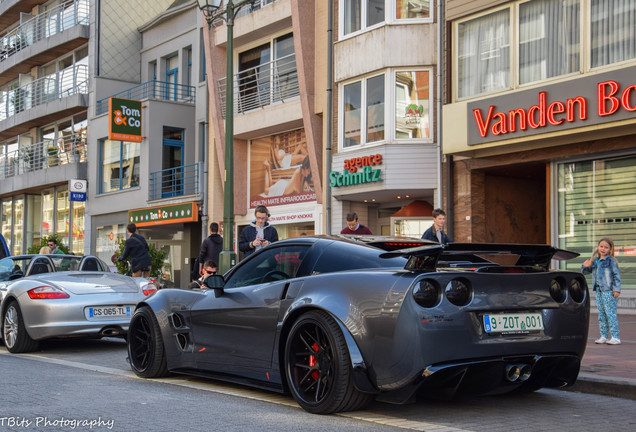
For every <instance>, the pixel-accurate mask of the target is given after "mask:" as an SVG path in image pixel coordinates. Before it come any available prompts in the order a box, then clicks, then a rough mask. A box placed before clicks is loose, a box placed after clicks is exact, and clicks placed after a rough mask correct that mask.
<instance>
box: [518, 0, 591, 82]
mask: <svg viewBox="0 0 636 432" xmlns="http://www.w3.org/2000/svg"><path fill="white" fill-rule="evenodd" d="M580 30H581V28H580V6H579V1H578V0H539V1H531V2H527V3H522V4H521V5H519V83H520V84H526V83H530V82H534V81H540V80H544V79H546V78H552V77H555V76H559V75H565V74H569V73H574V72H577V71H579V69H580V64H579V62H580Z"/></svg>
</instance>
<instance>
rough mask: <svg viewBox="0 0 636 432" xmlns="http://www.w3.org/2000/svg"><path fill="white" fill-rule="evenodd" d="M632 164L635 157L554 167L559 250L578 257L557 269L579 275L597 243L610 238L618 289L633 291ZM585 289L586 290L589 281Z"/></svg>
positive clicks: (635, 180)
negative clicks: (563, 269)
mask: <svg viewBox="0 0 636 432" xmlns="http://www.w3.org/2000/svg"><path fill="white" fill-rule="evenodd" d="M634 165H636V156H630V157H623V158H614V159H601V160H593V161H581V162H572V163H563V164H559V165H558V169H557V171H558V177H557V179H558V180H557V181H558V184H557V187H558V214H559V218H558V234H559V239H558V241H559V247H560V248H563V249H568V250H572V251H575V252H579V253H580V254H581V256H579V257H578V258H576V259H573V260H568V261H561V264H560V265H561V267H563V268H567V269H570V270H574V271H578V270H579V269H580V266H581V264H582V263H583V261H584V260H586V259H588V258H589V257H590V255H591V254H592V251H593V250H594V249H595V247H596V245H597V244H598V241H599V240H600V239H601V238H602V237H610V238H612V240H614V249H615V256H616V258H617V260H618V265H619V267H620V270H621V282H622V289H636V246H635V245H636V199H633V196H634V184H636V172H635V171H634ZM627 197H632V198H631V199H628V198H627ZM588 284H589V286H590V288H591V287H592V285H591V277H588Z"/></svg>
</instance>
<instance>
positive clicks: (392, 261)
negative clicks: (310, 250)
mask: <svg viewBox="0 0 636 432" xmlns="http://www.w3.org/2000/svg"><path fill="white" fill-rule="evenodd" d="M384 252H385V251H383V250H380V249H377V248H375V247H371V246H366V245H359V244H352V243H345V242H333V243H332V244H331V245H329V246H327V247H326V248H325V250H324V252H323V253H322V255H320V257H319V258H318V262H317V263H316V265H315V266H314V268H313V270H312V273H314V274H315V273H331V272H338V271H345V270H360V269H367V268H368V269H377V268H395V269H403V268H404V266H405V265H406V261H407V260H406V258H405V257H402V256H398V257H393V258H380V254H382V253H384Z"/></svg>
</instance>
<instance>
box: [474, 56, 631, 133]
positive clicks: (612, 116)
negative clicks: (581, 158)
mask: <svg viewBox="0 0 636 432" xmlns="http://www.w3.org/2000/svg"><path fill="white" fill-rule="evenodd" d="M634 77H636V67H632V68H625V69H622V70H617V71H612V72H606V73H603V74H597V75H594V76H589V77H583V78H578V79H573V80H571V81H566V82H560V83H558V84H552V85H548V86H544V87H541V88H539V89H533V90H527V91H522V92H516V93H514V94H509V95H503V96H499V97H494V98H489V99H483V100H480V101H476V102H472V103H469V104H468V113H467V116H468V145H477V144H484V143H488V142H495V141H500V140H504V139H510V138H516V137H525V136H529V135H538V134H543V133H549V132H558V131H564V130H571V129H575V128H579V127H584V126H592V125H600V124H604V123H609V122H615V121H621V120H631V119H633V120H636V79H635V78H634Z"/></svg>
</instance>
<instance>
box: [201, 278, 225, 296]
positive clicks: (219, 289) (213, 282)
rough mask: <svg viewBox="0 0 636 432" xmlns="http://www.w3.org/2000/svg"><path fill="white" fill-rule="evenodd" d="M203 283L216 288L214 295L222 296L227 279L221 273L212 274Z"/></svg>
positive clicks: (207, 286)
mask: <svg viewBox="0 0 636 432" xmlns="http://www.w3.org/2000/svg"><path fill="white" fill-rule="evenodd" d="M203 285H204V286H205V287H206V288H210V289H213V290H214V296H215V297H220V296H221V294H223V287H224V286H225V280H224V279H223V276H221V275H212V276H208V277H206V278H205V280H204V281H203Z"/></svg>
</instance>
